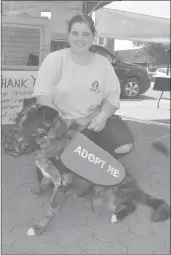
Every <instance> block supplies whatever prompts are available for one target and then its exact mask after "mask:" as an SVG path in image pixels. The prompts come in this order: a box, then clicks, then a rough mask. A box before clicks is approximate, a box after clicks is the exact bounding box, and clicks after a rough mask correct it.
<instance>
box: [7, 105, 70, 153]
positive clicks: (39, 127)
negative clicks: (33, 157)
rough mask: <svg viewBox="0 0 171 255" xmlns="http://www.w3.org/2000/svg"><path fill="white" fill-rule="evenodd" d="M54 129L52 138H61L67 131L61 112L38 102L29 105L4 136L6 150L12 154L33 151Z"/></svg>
mask: <svg viewBox="0 0 171 255" xmlns="http://www.w3.org/2000/svg"><path fill="white" fill-rule="evenodd" d="M52 130H55V132H53V137H52V139H56V138H60V137H61V136H62V135H63V134H64V133H66V132H67V126H66V123H65V121H64V120H63V119H62V118H61V117H60V116H59V113H58V112H57V111H56V110H54V109H52V108H50V107H47V106H42V105H39V104H36V103H33V104H31V105H27V106H25V107H24V108H23V110H22V111H21V112H20V113H19V114H18V115H17V117H16V119H15V125H14V128H11V129H9V130H8V132H7V133H6V134H5V136H4V142H3V146H4V152H5V153H6V154H9V155H12V156H20V155H22V154H27V153H30V152H33V151H34V150H36V149H37V148H38V146H40V141H41V142H42V141H44V140H45V139H44V140H43V138H44V137H45V136H47V135H49V133H50V132H51V131H52ZM44 142H45V141H44Z"/></svg>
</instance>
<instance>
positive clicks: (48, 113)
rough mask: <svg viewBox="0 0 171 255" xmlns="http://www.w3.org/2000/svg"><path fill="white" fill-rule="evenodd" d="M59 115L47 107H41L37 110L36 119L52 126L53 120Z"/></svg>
mask: <svg viewBox="0 0 171 255" xmlns="http://www.w3.org/2000/svg"><path fill="white" fill-rule="evenodd" d="M58 115H59V113H58V112H57V111H56V110H55V109H53V108H50V107H48V106H45V105H42V106H40V107H39V108H38V110H37V116H38V118H40V119H42V120H44V121H46V122H48V123H50V124H52V123H53V121H54V119H55V118H56V117H57V116H58Z"/></svg>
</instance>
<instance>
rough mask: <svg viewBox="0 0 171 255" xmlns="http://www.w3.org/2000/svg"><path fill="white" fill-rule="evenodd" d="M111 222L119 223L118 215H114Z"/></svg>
mask: <svg viewBox="0 0 171 255" xmlns="http://www.w3.org/2000/svg"><path fill="white" fill-rule="evenodd" d="M110 221H111V223H116V222H117V221H118V219H117V216H116V214H113V215H112V217H111V219H110Z"/></svg>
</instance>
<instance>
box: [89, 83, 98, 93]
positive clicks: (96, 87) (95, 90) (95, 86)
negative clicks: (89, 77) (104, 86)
mask: <svg viewBox="0 0 171 255" xmlns="http://www.w3.org/2000/svg"><path fill="white" fill-rule="evenodd" d="M90 91H93V92H96V93H100V86H99V82H98V81H94V82H93V83H92V84H91V86H90Z"/></svg>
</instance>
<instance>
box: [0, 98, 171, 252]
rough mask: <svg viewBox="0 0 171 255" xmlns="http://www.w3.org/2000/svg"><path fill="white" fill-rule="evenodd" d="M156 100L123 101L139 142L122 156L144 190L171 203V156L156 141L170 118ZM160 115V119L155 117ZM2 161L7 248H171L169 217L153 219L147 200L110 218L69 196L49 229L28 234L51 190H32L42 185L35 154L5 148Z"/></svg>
mask: <svg viewBox="0 0 171 255" xmlns="http://www.w3.org/2000/svg"><path fill="white" fill-rule="evenodd" d="M156 102H157V101H156V100H153V105H152V104H151V103H149V102H148V103H147V104H151V106H149V107H144V106H143V105H142V106H138V105H139V102H137V106H135V104H134V107H133V106H125V108H124V107H123V102H121V104H122V107H121V111H122V112H121V113H122V115H123V116H126V117H125V121H126V122H127V124H128V125H129V126H130V128H131V129H132V131H133V134H134V139H135V148H134V149H133V151H132V152H131V153H130V154H129V155H127V156H125V157H123V158H122V159H120V162H121V163H123V164H124V165H125V166H126V167H127V169H128V171H130V172H131V173H132V174H133V176H134V177H135V178H136V180H137V182H138V184H139V186H140V187H141V188H142V189H143V190H144V191H146V192H147V193H149V194H151V195H153V196H155V197H158V198H164V199H165V200H166V201H167V202H168V203H169V204H170V158H169V157H167V156H166V155H165V154H163V153H162V152H160V151H158V150H156V149H155V148H154V147H153V146H152V142H153V141H154V140H155V139H156V138H158V137H160V136H162V135H165V134H168V133H169V132H170V126H169V125H168V122H167V123H166V122H163V121H162V119H163V120H164V118H165V117H167V113H166V112H168V110H167V109H166V110H165V114H166V116H164V118H163V111H164V110H163V109H162V107H161V109H157V110H158V115H157V117H156V116H154V111H153V110H154V108H155V106H156ZM130 104H131V102H130V103H128V105H130ZM132 104H133V103H132ZM129 107H130V109H132V116H129V114H130V115H131V113H130V111H131V110H130V111H129V114H128V116H127V115H126V113H127V111H128V109H127V108H129ZM150 107H151V108H150ZM133 108H136V109H137V113H136V114H135V112H134V111H133ZM142 108H143V109H144V111H146V112H147V111H148V119H145V117H144V118H143V116H145V113H144V114H142V112H143V109H142ZM140 109H141V114H139V111H140ZM150 111H151V113H150ZM152 112H153V113H152ZM159 112H160V114H159ZM150 114H151V116H153V119H152V121H149V119H150ZM159 115H160V116H159ZM141 117H142V118H141ZM159 117H160V119H161V121H157V122H156V121H155V120H156V119H157V118H159ZM150 120H151V119H150ZM167 120H169V119H167ZM162 122H163V123H162ZM1 165H2V176H1V178H2V190H1V192H2V222H1V224H2V251H1V253H2V254H170V220H167V221H165V222H160V223H153V222H151V221H150V213H151V210H150V208H148V207H146V206H143V205H138V208H137V210H136V211H135V212H134V213H133V214H132V215H130V216H128V217H127V218H125V219H124V220H123V221H122V222H120V223H113V224H111V223H110V215H109V214H108V213H107V211H105V210H101V211H99V210H97V211H96V212H95V213H94V214H93V213H92V211H91V209H90V205H89V204H85V203H83V201H82V200H76V199H74V198H70V199H69V200H68V201H67V202H66V204H65V206H64V208H63V209H62V210H61V211H60V212H59V213H58V215H56V217H55V218H54V220H53V221H52V223H51V225H50V227H49V229H48V230H47V232H46V233H44V234H43V235H42V236H40V237H28V236H26V232H27V230H28V229H29V228H30V226H31V225H32V224H34V223H35V222H36V221H37V220H39V219H41V218H42V216H43V215H44V213H45V211H46V209H47V206H48V201H49V198H50V195H51V194H50V193H49V194H47V195H45V196H40V197H38V196H36V195H34V194H32V193H31V192H30V190H31V189H32V188H34V187H36V185H37V182H36V177H35V176H36V174H35V162H34V157H33V155H27V156H22V157H20V158H13V157H10V156H7V155H5V154H4V153H3V151H2V164H1Z"/></svg>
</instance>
